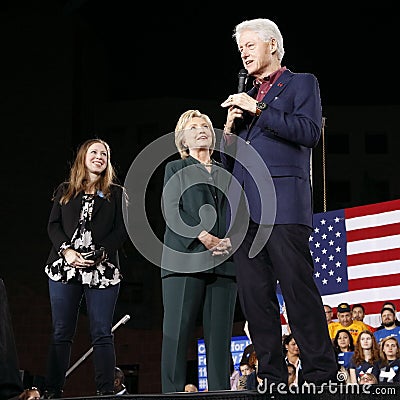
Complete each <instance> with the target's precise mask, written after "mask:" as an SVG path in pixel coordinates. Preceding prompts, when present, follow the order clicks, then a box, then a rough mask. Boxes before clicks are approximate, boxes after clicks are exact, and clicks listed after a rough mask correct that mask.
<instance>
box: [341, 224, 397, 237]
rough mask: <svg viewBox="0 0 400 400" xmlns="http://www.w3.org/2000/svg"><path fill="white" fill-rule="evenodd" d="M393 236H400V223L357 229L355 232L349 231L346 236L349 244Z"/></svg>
mask: <svg viewBox="0 0 400 400" xmlns="http://www.w3.org/2000/svg"><path fill="white" fill-rule="evenodd" d="M391 235H400V222H398V223H396V224H388V225H380V226H373V227H371V228H364V229H355V230H353V231H349V230H347V234H346V236H347V241H348V242H355V241H357V240H365V239H373V238H379V237H383V236H391Z"/></svg>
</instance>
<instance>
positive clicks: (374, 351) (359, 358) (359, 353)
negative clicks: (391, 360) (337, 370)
mask: <svg viewBox="0 0 400 400" xmlns="http://www.w3.org/2000/svg"><path fill="white" fill-rule="evenodd" d="M361 335H369V336H371V338H372V347H371V358H370V359H369V360H368V362H369V363H370V364H374V363H375V362H377V361H378V360H379V359H380V357H379V345H378V342H377V341H376V339H375V336H374V334H373V333H372V332H370V331H368V330H365V331H362V332H361V333H360V334H359V335H358V339H357V342H356V344H355V346H354V354H353V357H352V360H353V362H354V363H355V364H356V365H360V364H362V363H363V362H364V361H366V360H365V356H364V351H363V349H362V347H361V340H360V338H361Z"/></svg>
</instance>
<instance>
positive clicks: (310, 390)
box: [257, 379, 396, 395]
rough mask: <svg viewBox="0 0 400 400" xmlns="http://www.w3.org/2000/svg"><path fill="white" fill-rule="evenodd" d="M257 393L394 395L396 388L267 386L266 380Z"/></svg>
mask: <svg viewBox="0 0 400 400" xmlns="http://www.w3.org/2000/svg"><path fill="white" fill-rule="evenodd" d="M257 392H258V393H260V394H276V393H279V394H314V395H317V394H322V393H330V394H371V395H395V394H396V388H394V387H382V386H376V385H358V384H356V383H355V384H349V383H347V384H346V383H337V382H331V381H329V382H326V383H323V384H321V385H320V386H317V385H315V384H314V383H305V384H303V385H301V386H296V385H291V386H289V387H288V385H286V384H285V383H278V384H275V383H271V384H269V385H268V381H267V379H264V383H263V384H259V385H258V387H257Z"/></svg>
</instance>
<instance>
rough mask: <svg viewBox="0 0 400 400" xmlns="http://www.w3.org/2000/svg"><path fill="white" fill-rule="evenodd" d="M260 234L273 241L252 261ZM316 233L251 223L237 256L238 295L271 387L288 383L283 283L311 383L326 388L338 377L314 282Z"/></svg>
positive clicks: (297, 227) (292, 326)
mask: <svg viewBox="0 0 400 400" xmlns="http://www.w3.org/2000/svg"><path fill="white" fill-rule="evenodd" d="M259 229H263V230H264V231H265V232H264V234H265V235H267V236H268V234H270V236H269V238H268V240H267V241H266V244H265V245H263V246H262V249H261V251H260V252H259V253H258V254H257V255H256V256H255V257H253V258H250V257H249V249H250V247H251V245H252V244H253V242H254V238H255V235H256V232H257V231H258V230H259ZM271 229H272V231H271ZM310 233H311V228H309V227H307V226H304V225H275V226H273V228H271V227H267V226H260V225H258V224H256V223H254V222H252V221H250V224H249V227H248V231H247V233H246V236H245V238H244V240H243V242H242V244H241V245H240V247H239V248H238V250H237V251H236V252H235V254H234V261H235V265H236V276H237V284H238V294H239V299H240V303H241V307H242V311H243V313H244V315H245V317H246V319H247V321H248V323H249V331H250V336H251V340H252V342H253V343H254V348H255V351H256V354H257V358H258V376H259V377H260V378H262V379H265V378H267V380H268V383H272V382H273V383H279V382H283V383H287V367H286V364H285V363H284V356H283V352H282V328H281V322H280V312H279V302H278V299H277V295H276V284H277V281H279V284H280V287H281V290H282V295H283V298H284V301H285V307H286V311H287V316H288V319H289V321H288V322H289V326H290V329H291V331H292V333H293V335H294V338H295V340H296V342H297V344H298V346H299V348H300V358H301V362H302V370H303V375H304V378H305V380H306V381H307V382H313V383H315V384H320V383H322V382H328V381H329V380H330V379H331V380H333V381H334V380H335V377H336V372H337V364H336V358H335V353H334V350H333V347H332V343H331V340H330V338H329V334H328V328H327V324H326V319H325V313H324V308H323V305H322V299H321V296H320V294H319V291H318V288H317V286H316V285H315V282H314V278H313V271H314V266H313V262H312V259H311V254H310V250H309V245H308V243H309V242H308V239H309V236H310Z"/></svg>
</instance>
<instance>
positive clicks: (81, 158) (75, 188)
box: [60, 139, 116, 204]
mask: <svg viewBox="0 0 400 400" xmlns="http://www.w3.org/2000/svg"><path fill="white" fill-rule="evenodd" d="M94 143H101V144H102V145H103V146H104V147H105V148H106V152H107V166H106V168H105V170H104V171H103V172H102V173H101V174H100V175H99V176H98V178H97V179H96V180H95V181H94V182H92V183H90V184H89V179H88V171H87V168H86V164H85V160H86V154H87V151H88V149H89V147H90V146H91V145H92V144H94ZM115 179H116V175H115V171H114V168H113V166H112V164H111V150H110V146H109V145H108V143H106V142H105V141H104V140H101V139H89V140H86V141H85V142H83V143H82V144H81V145H80V147H79V149H78V152H77V155H76V157H75V161H74V163H73V164H72V167H71V170H70V174H69V179H68V182H67V188H66V191H65V193H64V194H63V195H62V196H61V198H60V204H66V203H68V202H69V201H70V200H71V199H72V198H75V197H76V196H77V195H78V194H79V193H81V192H84V191H85V190H88V189H89V190H90V189H95V191H99V192H102V194H103V196H104V197H105V198H106V199H108V198H109V197H110V194H111V191H110V186H111V184H112V183H114V180H115Z"/></svg>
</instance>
